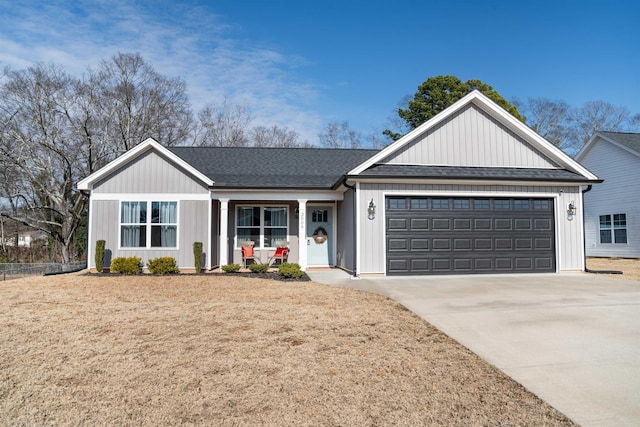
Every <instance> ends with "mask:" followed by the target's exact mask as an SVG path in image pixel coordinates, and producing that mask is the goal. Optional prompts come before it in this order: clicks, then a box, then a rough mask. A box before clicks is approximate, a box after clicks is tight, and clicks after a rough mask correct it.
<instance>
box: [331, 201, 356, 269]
mask: <svg viewBox="0 0 640 427" xmlns="http://www.w3.org/2000/svg"><path fill="white" fill-rule="evenodd" d="M354 193H355V192H354V190H348V191H347V192H345V193H344V200H342V201H341V202H338V212H337V217H338V224H337V225H338V228H337V243H336V265H337V266H338V267H341V268H344V269H345V270H349V271H354V270H355V267H356V266H355V257H354V250H355V246H354V245H355V241H354V240H355V224H354V216H353V214H354V210H355V207H354Z"/></svg>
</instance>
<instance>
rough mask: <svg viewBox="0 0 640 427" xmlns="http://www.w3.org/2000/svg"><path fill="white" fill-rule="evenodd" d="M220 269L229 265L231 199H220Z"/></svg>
mask: <svg viewBox="0 0 640 427" xmlns="http://www.w3.org/2000/svg"><path fill="white" fill-rule="evenodd" d="M219 237H220V267H222V266H223V265H227V264H229V199H220V236H219Z"/></svg>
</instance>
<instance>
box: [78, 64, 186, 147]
mask: <svg viewBox="0 0 640 427" xmlns="http://www.w3.org/2000/svg"><path fill="white" fill-rule="evenodd" d="M85 90H86V92H87V93H86V95H88V98H87V101H88V105H87V107H89V106H91V107H92V108H93V109H94V111H93V112H92V115H93V118H94V120H93V123H92V125H93V126H94V127H95V129H96V130H99V131H100V132H102V133H103V135H104V136H103V138H104V139H105V140H107V141H109V144H111V148H112V151H113V152H115V153H116V154H120V153H123V152H125V151H127V150H129V149H131V148H133V147H134V146H136V145H138V144H139V143H141V142H142V141H144V140H145V139H147V138H154V139H156V140H157V141H161V142H162V144H163V145H167V146H172V145H178V144H184V143H185V141H186V140H187V139H188V137H189V136H190V134H191V132H192V129H193V128H192V126H193V115H192V113H191V109H190V106H189V98H188V95H187V90H186V83H185V82H184V80H181V79H178V78H174V79H170V78H168V77H165V76H163V75H161V74H159V73H157V72H156V71H155V70H154V69H153V67H151V66H150V65H149V64H147V63H146V62H145V61H144V59H143V58H142V56H141V55H140V54H139V53H118V54H117V55H115V56H114V57H112V58H111V59H110V60H108V61H102V62H101V63H100V66H99V67H98V69H97V70H90V71H89V78H88V80H87V81H86V84H85ZM95 135H96V134H95V133H94V136H95Z"/></svg>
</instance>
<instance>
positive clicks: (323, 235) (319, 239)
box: [313, 227, 329, 245]
mask: <svg viewBox="0 0 640 427" xmlns="http://www.w3.org/2000/svg"><path fill="white" fill-rule="evenodd" d="M327 237H329V236H328V235H327V230H325V229H324V228H323V227H318V228H316V231H314V232H313V240H314V241H315V242H316V243H317V244H319V245H321V244H323V243H324V242H326V241H327Z"/></svg>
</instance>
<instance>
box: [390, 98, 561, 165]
mask: <svg viewBox="0 0 640 427" xmlns="http://www.w3.org/2000/svg"><path fill="white" fill-rule="evenodd" d="M381 163H386V164H402V165H416V164H419V165H438V166H469V167H510V168H540V169H555V168H557V166H556V165H554V164H553V163H552V162H551V161H550V160H549V159H548V158H547V157H545V156H544V155H542V154H541V153H540V152H539V151H537V150H536V149H535V148H533V147H532V146H531V145H529V144H527V143H526V142H524V140H523V139H522V138H520V137H518V136H517V135H516V134H514V133H513V132H511V131H510V130H509V129H507V128H506V127H505V126H504V125H502V124H501V123H500V122H498V121H497V120H496V119H494V118H492V117H491V116H489V115H488V114H487V113H485V112H484V111H482V110H481V109H480V108H478V107H477V106H475V105H473V104H471V105H468V106H467V107H466V108H463V109H461V111H460V112H458V113H457V114H455V115H453V116H452V117H449V118H448V119H447V120H446V121H444V122H443V123H441V124H439V125H438V126H436V127H435V128H434V129H430V130H429V131H427V132H425V134H423V135H421V136H420V137H418V138H416V140H415V141H413V142H411V143H410V144H407V146H405V147H403V148H402V149H400V150H398V151H396V152H394V153H393V154H392V155H391V156H390V157H388V158H387V159H384V160H383V161H382V162H381Z"/></svg>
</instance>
